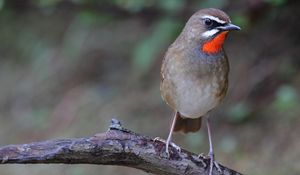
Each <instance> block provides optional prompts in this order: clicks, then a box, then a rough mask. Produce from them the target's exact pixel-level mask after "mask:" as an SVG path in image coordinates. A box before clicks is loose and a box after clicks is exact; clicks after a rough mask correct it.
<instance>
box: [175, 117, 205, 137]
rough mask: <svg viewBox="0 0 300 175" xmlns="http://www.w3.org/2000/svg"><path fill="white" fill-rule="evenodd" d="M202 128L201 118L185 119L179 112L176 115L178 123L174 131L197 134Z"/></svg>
mask: <svg viewBox="0 0 300 175" xmlns="http://www.w3.org/2000/svg"><path fill="white" fill-rule="evenodd" d="M200 128H201V117H199V118H196V119H190V118H184V117H182V116H181V114H180V113H179V112H177V115H176V123H175V126H174V131H175V132H176V131H182V132H184V133H188V132H196V131H198V130H199V129H200Z"/></svg>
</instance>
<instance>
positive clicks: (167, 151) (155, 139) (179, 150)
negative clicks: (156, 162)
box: [153, 137, 181, 157]
mask: <svg viewBox="0 0 300 175" xmlns="http://www.w3.org/2000/svg"><path fill="white" fill-rule="evenodd" d="M153 141H154V142H156V141H160V142H163V143H164V144H165V145H166V150H165V152H166V154H167V157H170V152H169V145H171V146H172V147H173V148H175V149H176V150H177V152H179V153H180V152H181V148H180V146H178V145H176V144H175V143H173V142H170V143H169V144H167V141H166V140H164V139H162V138H160V137H155V138H154V139H153Z"/></svg>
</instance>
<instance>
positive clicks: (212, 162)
mask: <svg viewBox="0 0 300 175" xmlns="http://www.w3.org/2000/svg"><path fill="white" fill-rule="evenodd" d="M205 118H206V127H207V133H208V141H209V153H208V156H209V157H210V167H209V175H212V170H213V167H214V165H215V166H216V168H217V169H218V171H219V172H222V170H221V169H220V166H219V164H218V163H217V162H215V154H214V148H213V143H212V136H211V129H210V123H209V116H206V117H205Z"/></svg>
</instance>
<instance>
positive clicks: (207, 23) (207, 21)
mask: <svg viewBox="0 0 300 175" xmlns="http://www.w3.org/2000/svg"><path fill="white" fill-rule="evenodd" d="M204 24H205V25H206V26H211V25H212V24H213V22H212V20H210V19H204Z"/></svg>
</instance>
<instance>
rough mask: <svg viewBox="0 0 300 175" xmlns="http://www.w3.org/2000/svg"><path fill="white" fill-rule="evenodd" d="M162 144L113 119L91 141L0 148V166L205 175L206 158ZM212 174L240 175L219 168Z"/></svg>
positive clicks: (227, 169)
mask: <svg viewBox="0 0 300 175" xmlns="http://www.w3.org/2000/svg"><path fill="white" fill-rule="evenodd" d="M164 147H165V145H164V143H162V142H160V141H153V139H152V138H150V137H147V136H142V135H139V134H136V133H134V132H132V131H130V130H127V129H124V128H123V127H122V126H121V124H120V122H119V121H117V120H115V119H113V120H112V122H111V126H110V127H109V130H108V131H107V132H105V133H100V134H96V135H94V136H92V137H90V138H75V139H74V138H73V139H62V140H47V141H42V142H34V143H30V144H21V145H8V146H4V147H0V164H12V163H18V164H28V163H35V164H36V163H65V164H102V165H122V166H128V167H133V168H137V169H141V170H144V171H146V172H151V173H154V174H159V175H206V174H208V169H209V158H206V157H201V156H200V157H199V156H198V155H196V154H193V153H190V152H188V151H186V150H182V151H181V152H177V151H176V149H175V148H173V147H170V157H169V158H168V157H167V156H166V154H165V153H164V149H165V148H164ZM220 167H221V170H222V172H218V171H217V170H216V169H214V170H213V174H214V175H240V173H238V172H236V171H234V170H231V169H229V168H227V167H224V166H222V165H220Z"/></svg>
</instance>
